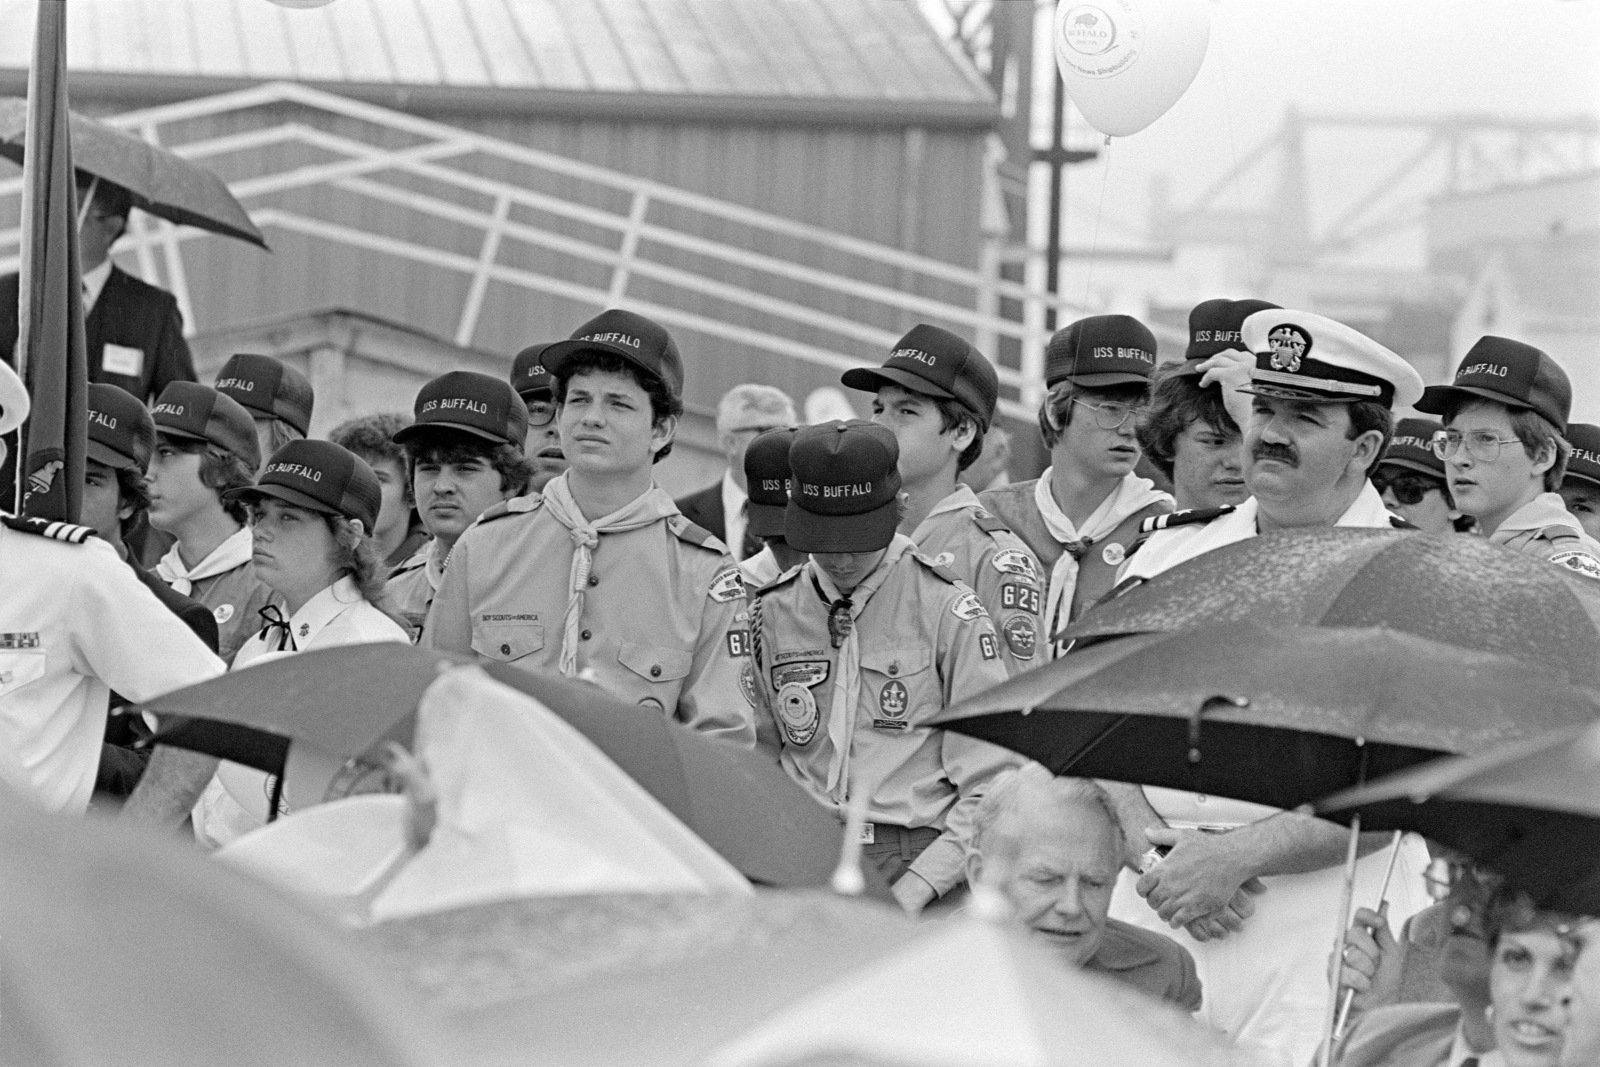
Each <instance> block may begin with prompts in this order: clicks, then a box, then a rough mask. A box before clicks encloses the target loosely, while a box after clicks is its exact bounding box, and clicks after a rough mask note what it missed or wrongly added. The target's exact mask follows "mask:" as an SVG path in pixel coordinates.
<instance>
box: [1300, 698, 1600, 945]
mask: <svg viewBox="0 0 1600 1067" xmlns="http://www.w3.org/2000/svg"><path fill="white" fill-rule="evenodd" d="M1316 810H1317V814H1319V815H1321V816H1323V817H1324V818H1329V819H1337V820H1341V821H1346V822H1347V821H1349V820H1350V818H1351V817H1352V816H1353V815H1358V814H1359V815H1360V817H1361V821H1362V825H1363V826H1365V827H1366V828H1367V829H1380V830H1384V829H1395V830H1414V831H1416V832H1417V833H1420V834H1422V835H1423V836H1425V837H1428V838H1431V839H1433V840H1435V841H1438V842H1440V843H1441V844H1445V845H1448V846H1450V847H1451V848H1453V849H1456V850H1458V851H1460V852H1464V853H1466V854H1467V855H1470V856H1473V857H1475V858H1476V859H1478V860H1479V861H1480V862H1482V863H1483V864H1485V865H1486V866H1488V867H1492V868H1494V869H1495V870H1497V871H1499V872H1500V873H1501V874H1502V875H1504V876H1505V878H1506V881H1507V882H1508V883H1509V884H1510V885H1513V886H1515V887H1517V888H1520V889H1523V890H1526V891H1527V892H1528V893H1529V894H1530V895H1531V896H1533V898H1534V899H1535V901H1536V902H1537V903H1539V904H1540V905H1541V906H1542V907H1547V908H1556V909H1559V910H1562V911H1572V912H1581V913H1584V914H1588V915H1600V725H1594V724H1591V725H1587V726H1573V727H1568V728H1566V729H1563V730H1557V731H1555V732H1553V733H1548V734H1544V735H1542V736H1539V737H1535V738H1531V739H1528V740H1526V741H1523V742H1520V743H1518V744H1515V745H1511V746H1508V747H1506V748H1503V749H1501V750H1499V751H1495V752H1489V753H1484V754H1482V755H1477V756H1468V757H1464V758H1461V759H1449V760H1439V761H1437V762H1435V763H1431V764H1429V765H1428V766H1426V767H1418V768H1415V769H1414V770H1410V771H1405V772H1402V773H1400V774H1396V775H1391V776H1389V777H1387V778H1384V779H1381V780H1379V781H1376V782H1373V783H1371V784H1370V785H1365V786H1361V787H1358V788H1355V789H1350V790H1346V791H1344V792H1342V793H1338V794H1336V795H1334V796H1331V797H1328V798H1327V799H1325V800H1322V801H1319V802H1318V803H1317V805H1316Z"/></svg>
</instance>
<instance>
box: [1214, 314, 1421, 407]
mask: <svg viewBox="0 0 1600 1067" xmlns="http://www.w3.org/2000/svg"><path fill="white" fill-rule="evenodd" d="M1242 332H1243V334H1244V343H1245V349H1246V350H1247V351H1249V352H1253V353H1255V356H1256V367H1255V370H1253V371H1251V372H1250V389H1249V390H1248V392H1252V393H1255V394H1257V395H1259V396H1270V397H1277V398H1279V399H1282V400H1306V401H1310V402H1311V403H1314V404H1353V403H1355V402H1356V401H1359V400H1376V401H1378V402H1379V403H1380V404H1383V405H1384V406H1385V407H1388V408H1391V409H1392V408H1396V407H1410V406H1411V405H1413V404H1415V403H1416V402H1417V399H1418V398H1419V397H1420V396H1422V376H1421V375H1419V374H1418V373H1417V372H1416V369H1415V368H1414V367H1412V366H1411V364H1409V363H1407V362H1406V361H1405V360H1403V359H1401V358H1400V357H1399V356H1398V355H1396V354H1395V353H1394V352H1391V351H1390V350H1389V349H1387V348H1385V347H1384V346H1383V345H1380V344H1379V343H1378V342H1376V341H1374V340H1373V339H1372V338H1370V337H1368V336H1367V335H1366V334H1364V333H1362V332H1361V331H1360V330H1356V329H1352V328H1351V327H1349V326H1346V325H1345V324H1344V323H1342V322H1335V321H1334V320H1332V319H1330V318H1327V317H1326V316H1323V315H1317V314H1313V313H1312V312H1309V311H1295V310H1293V309H1291V308H1271V309H1268V310H1266V311H1258V312H1256V313H1255V314H1253V315H1251V316H1250V317H1249V318H1247V319H1245V320H1244V328H1243V331H1242Z"/></svg>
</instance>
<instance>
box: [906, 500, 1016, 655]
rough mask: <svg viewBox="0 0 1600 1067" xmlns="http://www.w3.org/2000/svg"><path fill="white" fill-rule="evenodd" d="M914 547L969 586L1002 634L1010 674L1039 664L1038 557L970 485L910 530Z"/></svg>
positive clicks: (1003, 650)
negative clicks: (984, 505)
mask: <svg viewBox="0 0 1600 1067" xmlns="http://www.w3.org/2000/svg"><path fill="white" fill-rule="evenodd" d="M911 540H913V541H915V542H916V543H917V551H919V552H921V553H922V554H923V555H925V556H927V557H929V558H930V559H932V560H933V561H934V562H935V563H939V564H942V565H944V566H946V567H948V568H950V570H951V571H952V572H954V573H955V575H956V577H958V578H960V579H961V580H962V581H964V582H966V583H967V584H968V585H970V586H972V589H973V591H974V592H976V593H977V594H978V601H979V603H981V604H982V605H983V606H984V608H986V609H987V610H988V612H989V617H990V618H991V619H992V620H993V621H994V627H995V630H996V631H997V632H998V633H999V634H1000V646H1001V651H1000V661H1001V662H1002V663H1004V664H1005V665H1006V669H1007V670H1008V671H1010V672H1011V673H1012V674H1017V673H1020V672H1021V671H1025V670H1027V669H1028V668H1029V667H1032V666H1034V665H1035V664H1037V663H1038V662H1040V656H1039V633H1040V630H1039V626H1040V623H1039V618H1040V615H1041V613H1042V612H1043V611H1044V583H1043V578H1042V575H1041V571H1040V569H1039V560H1038V558H1037V557H1035V556H1034V554H1033V553H1032V552H1031V551H1030V550H1029V549H1028V546H1027V545H1026V544H1024V543H1023V541H1022V538H1020V537H1018V536H1017V535H1016V534H1014V533H1012V532H1011V530H1010V528H1008V527H1007V526H1006V524H1005V523H1004V522H1002V521H1001V520H1000V519H998V518H996V517H995V516H993V515H991V514H989V512H987V511H985V510H984V508H983V506H982V505H981V504H979V503H978V494H976V493H974V492H973V491H972V490H971V488H969V487H968V486H965V485H963V486H959V487H957V489H956V491H955V492H953V493H951V494H950V495H949V496H947V497H945V498H944V499H943V500H941V501H940V502H939V503H938V504H937V505H936V506H935V507H934V509H933V511H932V512H930V513H929V515H928V517H927V518H926V519H923V520H922V522H921V524H920V525H918V526H917V528H916V529H915V530H914V531H912V533H911Z"/></svg>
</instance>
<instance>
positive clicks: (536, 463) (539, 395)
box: [511, 341, 567, 493]
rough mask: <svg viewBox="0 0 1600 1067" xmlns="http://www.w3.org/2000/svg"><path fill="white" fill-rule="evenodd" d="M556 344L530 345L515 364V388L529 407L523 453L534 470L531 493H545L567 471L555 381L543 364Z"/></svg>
mask: <svg viewBox="0 0 1600 1067" xmlns="http://www.w3.org/2000/svg"><path fill="white" fill-rule="evenodd" d="M554 343H555V342H553V341H542V342H540V343H539V344H536V345H529V346H528V347H527V348H524V349H523V350H522V351H521V352H518V353H517V356H516V358H515V359H513V360H512V361H511V388H513V389H515V390H516V391H517V395H518V396H520V397H521V398H522V402H523V403H524V404H526V405H527V406H528V433H527V437H526V439H525V440H524V442H523V446H522V450H523V452H525V453H526V454H527V456H528V462H529V463H530V464H531V465H532V466H533V477H532V479H531V480H530V481H529V482H528V491H529V492H530V493H537V492H541V491H542V490H543V489H544V487H545V483H547V482H549V481H550V479H551V478H554V477H555V476H556V475H558V474H560V473H561V472H562V471H564V470H566V469H567V455H566V453H565V452H563V451H561V431H560V428H559V427H557V426H556V395H555V379H554V378H552V377H551V376H550V372H549V371H547V370H545V368H544V363H543V359H544V350H545V349H547V348H549V347H550V346H551V345H552V344H554Z"/></svg>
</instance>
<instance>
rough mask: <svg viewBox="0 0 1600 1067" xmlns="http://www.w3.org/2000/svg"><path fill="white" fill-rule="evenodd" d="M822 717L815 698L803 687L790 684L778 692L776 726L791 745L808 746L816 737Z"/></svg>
mask: <svg viewBox="0 0 1600 1067" xmlns="http://www.w3.org/2000/svg"><path fill="white" fill-rule="evenodd" d="M821 722H822V715H821V713H820V712H819V711H818V710H817V698H816V697H814V696H812V695H811V690H809V689H807V688H806V687H805V686H803V685H797V684H790V685H786V686H784V687H783V688H782V689H780V690H778V725H779V726H781V727H782V728H783V735H784V736H785V737H787V738H788V739H789V743H790V744H791V745H809V744H810V743H811V741H812V739H813V738H815V737H816V736H817V727H818V726H819V725H820V724H821Z"/></svg>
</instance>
